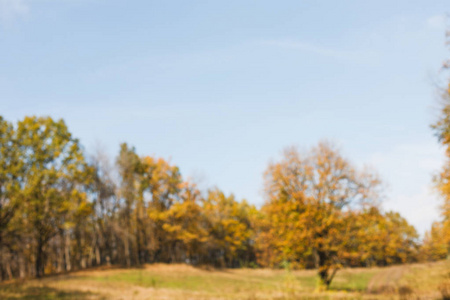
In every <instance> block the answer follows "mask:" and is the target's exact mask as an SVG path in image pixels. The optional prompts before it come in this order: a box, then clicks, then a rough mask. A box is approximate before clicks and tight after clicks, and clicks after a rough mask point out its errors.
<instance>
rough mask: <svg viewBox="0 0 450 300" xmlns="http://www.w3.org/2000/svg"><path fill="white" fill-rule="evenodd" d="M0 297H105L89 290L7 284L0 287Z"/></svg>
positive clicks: (27, 299)
mask: <svg viewBox="0 0 450 300" xmlns="http://www.w3.org/2000/svg"><path fill="white" fill-rule="evenodd" d="M0 299H3V300H17V299H23V300H54V299H60V300H85V299H86V300H87V299H105V298H104V297H101V296H100V295H96V294H94V293H90V292H79V291H63V290H58V289H55V288H51V287H47V286H18V285H8V286H3V287H0Z"/></svg>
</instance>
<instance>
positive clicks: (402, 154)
mask: <svg viewBox="0 0 450 300" xmlns="http://www.w3.org/2000/svg"><path fill="white" fill-rule="evenodd" d="M433 142H434V141H433V140H431V138H430V143H428V142H427V141H425V142H422V143H410V144H398V145H396V146H394V147H392V148H391V149H387V150H386V151H384V152H378V153H374V154H372V156H371V158H370V159H369V162H370V164H371V165H373V166H375V167H376V169H377V170H379V171H380V174H381V177H382V178H383V179H384V180H387V182H388V184H389V187H390V189H389V190H388V195H387V196H388V197H387V200H386V202H385V203H384V207H385V208H386V209H388V210H394V211H399V212H400V213H401V214H402V215H403V216H404V217H406V219H407V220H408V221H409V222H411V223H412V224H413V225H414V226H415V227H416V228H417V229H418V231H419V232H420V233H421V234H423V233H424V232H425V231H426V230H428V229H429V228H430V226H431V223H432V222H433V221H437V220H438V219H439V210H438V207H439V203H440V201H441V199H440V198H439V195H437V193H436V191H435V190H434V189H433V184H432V176H433V175H434V174H436V173H437V172H438V171H439V170H440V168H441V166H442V162H443V161H444V154H443V150H442V149H441V147H439V146H438V145H437V144H435V143H433Z"/></svg>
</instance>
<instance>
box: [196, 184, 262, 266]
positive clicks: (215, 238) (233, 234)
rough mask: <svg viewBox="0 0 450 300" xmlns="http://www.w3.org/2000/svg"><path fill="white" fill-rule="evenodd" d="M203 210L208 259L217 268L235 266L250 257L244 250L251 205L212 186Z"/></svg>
mask: <svg viewBox="0 0 450 300" xmlns="http://www.w3.org/2000/svg"><path fill="white" fill-rule="evenodd" d="M203 210H204V214H205V216H206V218H207V225H206V226H207V231H208V241H207V253H208V260H209V262H212V263H213V264H215V265H217V266H219V267H225V266H228V267H236V266H239V263H240V262H243V260H245V261H249V260H252V258H251V257H249V255H248V251H249V250H250V249H251V247H252V245H251V240H252V237H253V234H254V233H253V232H254V231H253V227H252V222H251V219H252V214H253V211H254V210H255V208H254V207H253V206H251V205H249V204H248V203H247V202H246V201H245V200H244V201H241V202H238V201H236V199H235V197H234V195H229V196H226V195H225V193H223V192H222V191H220V190H219V189H217V188H216V189H212V190H210V191H209V192H208V196H207V197H206V199H205V200H204V203H203ZM240 260H242V261H240Z"/></svg>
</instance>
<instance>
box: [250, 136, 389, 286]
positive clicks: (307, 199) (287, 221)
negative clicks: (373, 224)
mask: <svg viewBox="0 0 450 300" xmlns="http://www.w3.org/2000/svg"><path fill="white" fill-rule="evenodd" d="M379 187H380V181H379V180H378V178H377V176H376V175H375V174H374V173H372V172H369V171H367V170H365V171H357V170H356V169H355V168H354V167H353V165H352V164H351V163H350V162H349V161H348V160H347V159H345V158H344V157H343V156H342V155H341V154H340V152H339V150H338V149H337V148H336V147H335V146H334V145H332V144H331V143H328V142H321V143H319V144H318V145H317V146H316V147H314V148H312V149H311V150H310V151H308V152H305V153H300V152H299V151H298V150H297V149H295V148H289V149H287V150H285V151H284V155H283V158H282V159H281V161H279V162H276V163H272V164H270V165H269V167H268V169H267V171H266V175H265V192H266V197H267V199H266V203H265V205H264V206H263V207H262V213H263V215H264V216H263V217H262V222H261V228H262V229H261V230H260V234H259V236H258V238H257V245H258V249H259V254H258V255H259V262H260V264H262V265H267V266H279V265H280V264H290V265H294V266H300V267H315V268H317V269H318V274H319V277H320V281H321V283H322V284H323V285H324V286H325V287H329V285H330V283H331V281H332V280H333V277H334V275H335V274H336V272H337V270H338V269H339V268H341V267H342V265H343V259H345V258H346V257H347V256H348V252H349V251H350V250H351V248H350V247H347V245H348V241H349V239H352V237H351V235H352V234H355V232H356V231H357V229H355V224H354V222H353V220H354V219H353V214H354V213H355V212H358V211H362V210H363V209H365V208H367V207H370V206H375V205H377V204H378V202H379V201H378V200H379V193H378V190H379V189H378V188H379Z"/></svg>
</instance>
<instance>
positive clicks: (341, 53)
mask: <svg viewBox="0 0 450 300" xmlns="http://www.w3.org/2000/svg"><path fill="white" fill-rule="evenodd" d="M260 44H262V45H265V46H270V47H277V48H280V49H286V50H294V51H300V52H306V53H312V54H315V55H319V56H323V57H328V58H332V59H336V60H345V61H348V62H354V63H363V64H370V63H373V61H375V60H376V59H377V56H378V54H377V53H376V52H374V51H371V50H366V49H364V51H359V50H351V51H346V50H341V49H335V48H330V47H324V46H321V45H317V44H313V43H309V42H304V41H300V40H295V39H274V40H264V41H261V42H260Z"/></svg>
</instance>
